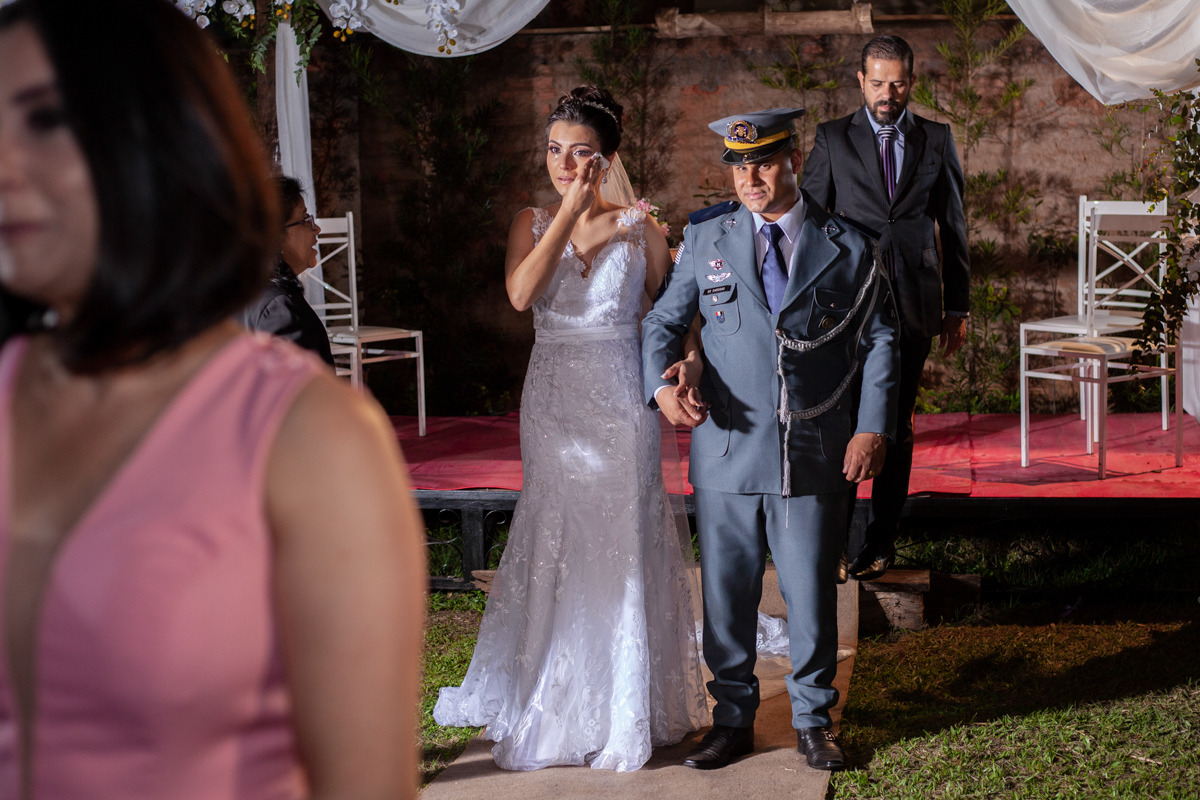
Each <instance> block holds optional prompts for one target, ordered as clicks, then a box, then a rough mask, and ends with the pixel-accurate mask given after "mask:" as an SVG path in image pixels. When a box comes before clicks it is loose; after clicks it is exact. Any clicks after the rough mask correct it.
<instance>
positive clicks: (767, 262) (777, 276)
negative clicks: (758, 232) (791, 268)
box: [762, 222, 788, 314]
mask: <svg viewBox="0 0 1200 800" xmlns="http://www.w3.org/2000/svg"><path fill="white" fill-rule="evenodd" d="M762 229H763V232H764V233H766V234H767V254H766V256H765V257H764V258H763V268H762V282H763V291H765V292H766V293H767V306H768V307H769V308H770V309H771V313H772V314H778V313H779V306H780V305H782V304H783V290H784V289H786V288H787V280H788V276H787V267H786V266H785V265H784V263H783V251H782V250H780V249H779V239H780V237H781V236H783V229H782V228H780V227H779V226H778V225H777V224H775V223H774V222H768V223H767V224H766V225H763V228H762Z"/></svg>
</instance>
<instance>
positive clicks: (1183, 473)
mask: <svg viewBox="0 0 1200 800" xmlns="http://www.w3.org/2000/svg"><path fill="white" fill-rule="evenodd" d="M1180 419H1181V420H1182V425H1183V431H1184V436H1183V449H1184V455H1183V466H1182V467H1181V468H1178V469H1177V468H1175V467H1174V452H1173V447H1174V434H1173V433H1172V432H1165V431H1163V430H1162V428H1161V424H1160V421H1161V417H1160V416H1159V415H1158V414H1112V415H1110V416H1109V418H1108V427H1109V435H1108V478H1107V479H1106V480H1103V481H1100V480H1097V479H1096V457H1095V456H1094V455H1093V456H1088V455H1085V454H1084V448H1083V441H1084V439H1083V422H1081V421H1080V420H1079V418H1078V417H1077V416H1072V415H1063V416H1053V417H1035V418H1034V421H1033V426H1032V432H1031V434H1030V446H1031V449H1030V465H1029V467H1028V468H1022V467H1021V439H1020V429H1019V427H1018V418H1017V416H1016V415H1015V414H994V415H968V414H930V415H921V416H918V417H917V419H916V456H915V458H914V462H913V475H912V481H911V483H910V487H909V488H910V493H911V494H914V495H927V496H938V497H947V498H949V497H959V498H1067V497H1075V498H1105V497H1108V498H1130V497H1139V498H1200V424H1198V423H1197V422H1196V420H1195V419H1193V418H1192V417H1190V416H1187V415H1182V416H1181V417H1180ZM393 422H394V424H395V428H396V435H397V437H398V438H399V440H400V444H401V446H402V447H403V449H404V456H405V458H406V459H407V460H408V465H409V469H410V470H411V473H412V480H413V486H414V488H416V489H418V490H426V491H437V492H446V491H453V490H459V489H500V490H509V491H515V490H520V488H521V449H520V443H519V438H518V424H519V423H518V416H517V415H516V414H508V415H505V416H502V417H430V418H429V419H428V421H427V422H428V435H427V436H425V437H418V436H417V421H416V418H415V417H395V418H393ZM678 441H679V451H680V454H681V456H682V457H683V459H684V470H685V475H686V469H687V463H686V456H687V452H688V441H689V439H688V433H687V431H686V430H683V431H680V432H679V434H678ZM868 487H869V484H863V486H862V487H861V488H860V491H859V495H860V496H869V494H870V490H869V488H868ZM689 491H690V487H689Z"/></svg>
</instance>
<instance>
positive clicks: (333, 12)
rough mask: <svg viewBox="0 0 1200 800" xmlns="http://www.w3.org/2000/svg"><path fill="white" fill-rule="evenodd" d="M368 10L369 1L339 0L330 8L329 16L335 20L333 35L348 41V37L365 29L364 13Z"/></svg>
mask: <svg viewBox="0 0 1200 800" xmlns="http://www.w3.org/2000/svg"><path fill="white" fill-rule="evenodd" d="M366 10H367V0H338V1H337V2H336V3H334V4H333V5H331V6H330V7H329V16H330V17H332V18H333V35H334V37H335V38H337V39H340V40H342V41H343V42H344V41H346V36H347V35H349V34H351V33H354V32H355V31H357V30H359V29H360V28H362V27H363V25H364V24H365V23H364V20H363V13H364V12H365V11H366Z"/></svg>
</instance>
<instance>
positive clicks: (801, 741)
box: [796, 728, 846, 770]
mask: <svg viewBox="0 0 1200 800" xmlns="http://www.w3.org/2000/svg"><path fill="white" fill-rule="evenodd" d="M796 749H797V750H799V751H800V752H801V753H803V754H804V755H805V756H807V757H808V765H809V766H810V767H812V768H813V769H827V770H834V769H842V768H843V767H845V766H846V751H844V750H842V746H841V745H840V744H838V740H837V736H835V735H834V734H833V731H832V730H830V729H829V728H799V729H797V730H796Z"/></svg>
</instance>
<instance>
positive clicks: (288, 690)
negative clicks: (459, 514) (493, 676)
mask: <svg viewBox="0 0 1200 800" xmlns="http://www.w3.org/2000/svg"><path fill="white" fill-rule="evenodd" d="M115 31H119V34H118V33H116V32H115ZM275 195H276V192H275V190H274V187H273V185H272V183H271V179H270V177H269V175H268V172H267V169H266V164H265V160H264V158H263V155H262V152H261V148H260V146H259V145H258V143H257V141H256V138H255V136H254V133H253V128H252V126H251V125H250V122H249V119H248V117H247V115H246V114H245V109H244V108H243V107H242V105H241V103H240V101H239V99H238V94H237V90H236V87H235V86H234V84H233V82H232V79H231V78H230V76H229V74H228V71H227V69H226V67H225V65H224V63H223V62H222V59H221V58H220V56H219V55H218V54H217V53H216V51H215V50H214V49H213V48H212V47H211V46H210V44H209V42H208V41H207V40H206V38H205V36H204V34H203V33H202V32H201V31H200V30H199V29H198V28H197V27H196V25H195V23H194V22H193V21H191V20H188V19H187V18H186V17H184V16H183V15H182V14H181V13H180V12H179V11H178V10H177V9H176V8H174V7H173V5H172V4H170V3H168V2H166V0H128V1H127V2H122V3H119V4H117V5H112V4H107V3H78V2H76V1H75V0H17V2H15V3H12V4H9V5H6V6H4V7H3V8H0V301H2V302H3V303H4V306H5V308H6V309H7V311H8V313H6V314H5V315H3V321H4V323H5V324H6V326H7V328H8V329H7V330H6V331H5V332H4V335H5V337H6V339H7V341H6V342H5V344H4V346H3V349H2V350H0V625H2V626H3V636H2V638H0V642H2V643H3V644H2V649H3V652H2V656H3V657H2V658H0V797H3V798H21V799H22V800H77V799H78V798H89V800H107V799H109V798H111V799H112V800H117V798H120V799H121V800H166V799H167V798H170V799H171V800H233V799H234V798H254V799H255V800H258V799H259V798H287V799H289V800H291V799H293V798H301V797H307V798H313V799H314V800H316V798H341V797H380V798H383V797H387V798H398V797H400V798H402V797H411V796H412V795H413V794H414V793H415V778H416V763H415V762H416V754H415V748H414V734H415V719H416V698H417V691H416V689H417V671H418V664H419V651H420V625H421V619H422V616H423V615H422V613H421V611H422V609H423V602H422V595H423V586H424V582H425V577H424V568H423V554H422V536H421V528H420V524H419V520H418V518H417V516H416V513H415V509H414V506H413V504H412V501H411V497H410V495H409V492H408V484H407V478H406V475H405V471H404V468H403V462H402V459H401V458H400V456H399V453H398V451H397V448H396V444H395V438H394V435H393V434H392V432H391V429H390V427H389V425H388V423H387V420H386V418H385V417H384V416H383V414H382V413H381V411H380V410H379V408H378V407H377V406H375V405H374V404H373V403H372V402H371V401H370V400H368V399H367V398H365V397H363V396H361V395H359V394H356V393H354V392H353V391H351V390H350V389H349V388H348V387H346V386H345V385H343V384H341V383H339V382H338V381H337V380H336V379H335V378H334V377H333V376H331V375H328V374H327V371H326V370H325V369H324V368H323V366H322V365H321V364H320V362H319V361H318V360H317V359H315V358H313V357H312V356H310V355H307V354H305V353H303V352H302V351H300V350H299V349H297V348H295V347H293V346H292V345H291V344H289V343H286V342H280V341H277V340H274V339H271V338H270V337H265V336H264V337H261V338H256V337H255V336H254V335H252V334H249V333H246V332H244V331H243V330H242V329H241V328H240V327H238V326H236V325H235V324H234V323H233V322H232V320H231V319H230V317H231V316H232V315H233V314H234V313H236V312H237V310H238V309H240V308H242V307H243V306H244V305H245V304H246V303H247V302H248V301H249V300H250V299H252V298H253V297H254V295H255V293H256V292H257V291H258V290H259V288H260V287H261V286H262V285H263V283H264V282H265V281H266V277H267V271H268V265H269V262H270V261H272V260H273V259H274V257H275V255H276V254H275V250H276V248H277V247H278V231H279V226H280V224H281V222H280V220H279V217H278V209H277V201H276V197H275ZM318 476H319V477H318Z"/></svg>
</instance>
